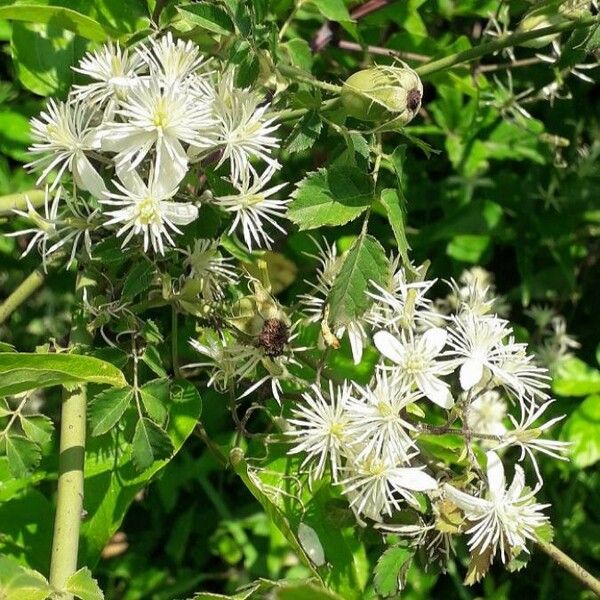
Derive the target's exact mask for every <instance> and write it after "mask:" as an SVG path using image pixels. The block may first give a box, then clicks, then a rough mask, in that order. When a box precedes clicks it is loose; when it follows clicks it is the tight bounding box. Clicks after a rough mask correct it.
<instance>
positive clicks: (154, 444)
mask: <svg viewBox="0 0 600 600" xmlns="http://www.w3.org/2000/svg"><path fill="white" fill-rule="evenodd" d="M173 450H174V449H173V443H172V442H171V439H170V438H169V436H168V435H167V432H166V431H165V430H164V429H162V427H159V426H158V425H157V424H156V423H154V422H153V421H151V420H150V419H148V418H146V417H142V418H141V419H139V420H138V422H137V425H136V426H135V433H134V434H133V447H132V457H133V463H134V465H135V466H136V468H137V469H138V470H139V471H143V470H144V469H147V468H148V467H150V466H152V463H153V462H154V461H157V460H163V459H166V458H169V457H171V455H172V454H173Z"/></svg>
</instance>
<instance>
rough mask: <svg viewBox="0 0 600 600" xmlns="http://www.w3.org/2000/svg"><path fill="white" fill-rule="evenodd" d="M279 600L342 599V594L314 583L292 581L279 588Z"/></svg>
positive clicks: (277, 595)
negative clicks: (339, 594)
mask: <svg viewBox="0 0 600 600" xmlns="http://www.w3.org/2000/svg"><path fill="white" fill-rule="evenodd" d="M275 598H276V599H277V600H342V597H341V596H338V595H337V594H334V593H333V592H330V591H329V590H327V589H325V588H324V587H321V586H318V585H315V584H314V583H290V584H288V585H284V586H283V587H281V588H280V589H278V590H277V593H276V595H275Z"/></svg>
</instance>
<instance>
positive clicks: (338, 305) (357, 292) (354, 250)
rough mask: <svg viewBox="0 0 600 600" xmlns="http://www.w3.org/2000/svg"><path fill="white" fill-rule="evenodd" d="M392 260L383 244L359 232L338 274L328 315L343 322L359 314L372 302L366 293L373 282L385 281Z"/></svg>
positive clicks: (381, 283)
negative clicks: (389, 259)
mask: <svg viewBox="0 0 600 600" xmlns="http://www.w3.org/2000/svg"><path fill="white" fill-rule="evenodd" d="M388 276H389V263H388V259H387V257H386V255H385V251H384V249H383V247H382V246H381V244H380V243H379V242H378V241H377V240H376V239H375V238H373V237H371V236H370V235H361V236H359V237H358V238H357V239H356V241H355V242H354V244H353V245H352V247H351V248H350V250H349V251H348V254H347V255H346V257H345V258H344V262H343V264H342V266H341V268H340V270H339V273H338V274H337V276H336V278H335V281H334V283H333V286H332V288H331V293H330V295H329V307H330V310H329V317H330V319H331V321H332V323H334V325H341V324H346V323H348V322H350V321H351V320H353V319H355V318H357V317H360V316H362V315H363V314H364V312H365V311H366V310H367V308H368V307H369V306H370V305H371V303H372V300H371V299H370V298H369V296H367V289H368V288H369V285H370V282H371V281H374V282H375V283H377V284H379V285H383V284H384V283H385V281H386V279H387V277H388Z"/></svg>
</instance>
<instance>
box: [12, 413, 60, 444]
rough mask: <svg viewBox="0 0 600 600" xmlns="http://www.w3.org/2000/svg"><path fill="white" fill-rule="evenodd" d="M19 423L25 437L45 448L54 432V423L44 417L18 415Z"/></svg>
mask: <svg viewBox="0 0 600 600" xmlns="http://www.w3.org/2000/svg"><path fill="white" fill-rule="evenodd" d="M19 422H20V423H21V427H22V428H23V432H24V433H25V435H26V437H27V438H29V439H30V440H31V441H32V442H35V443H36V444H39V445H40V446H45V445H46V444H47V443H48V442H49V441H50V440H51V439H52V433H53V432H54V423H52V419H50V417H47V416H46V415H24V414H20V415H19Z"/></svg>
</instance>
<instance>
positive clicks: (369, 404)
mask: <svg viewBox="0 0 600 600" xmlns="http://www.w3.org/2000/svg"><path fill="white" fill-rule="evenodd" d="M355 388H356V390H357V391H358V393H359V395H360V397H358V398H354V397H353V398H350V400H349V401H348V416H349V417H350V424H349V425H348V429H347V430H348V434H349V435H350V436H351V437H352V438H353V439H354V440H355V442H356V443H357V444H361V445H363V448H362V450H361V451H360V452H359V454H358V456H359V458H361V457H364V456H365V455H367V454H374V455H375V456H378V457H380V458H383V457H386V456H387V457H389V458H391V459H392V460H393V461H394V462H403V463H405V462H407V461H408V460H409V458H410V456H412V455H414V453H415V452H414V451H415V449H416V445H415V443H414V441H413V439H412V437H411V433H410V432H413V431H415V427H414V425H412V424H411V423H410V422H409V421H407V420H406V418H405V409H406V407H407V406H409V405H410V404H412V403H413V402H415V401H416V400H418V399H419V398H420V397H421V395H420V394H419V393H418V392H414V391H411V390H410V389H409V388H407V387H406V386H405V385H403V384H402V383H400V382H399V380H398V379H397V377H395V376H393V375H392V374H390V373H389V372H387V371H381V370H379V371H377V372H376V375H375V381H374V382H373V383H372V384H371V385H369V386H366V387H362V386H359V385H357V384H355ZM411 450H412V453H411Z"/></svg>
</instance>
